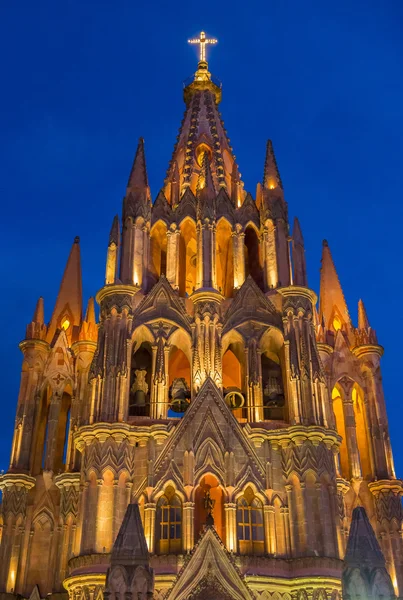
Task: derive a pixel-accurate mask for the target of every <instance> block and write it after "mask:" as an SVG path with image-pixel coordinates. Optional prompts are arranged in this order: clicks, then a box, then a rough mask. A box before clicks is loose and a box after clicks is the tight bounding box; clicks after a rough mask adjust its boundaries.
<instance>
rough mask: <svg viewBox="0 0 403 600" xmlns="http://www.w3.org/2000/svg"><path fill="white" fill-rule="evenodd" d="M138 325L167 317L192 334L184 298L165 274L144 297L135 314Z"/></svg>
mask: <svg viewBox="0 0 403 600" xmlns="http://www.w3.org/2000/svg"><path fill="white" fill-rule="evenodd" d="M133 318H134V322H135V323H136V326H137V325H138V324H144V323H147V322H149V321H152V320H155V319H167V320H169V321H173V322H174V323H175V324H176V325H179V326H182V327H183V328H184V329H185V330H186V331H187V332H188V333H189V334H190V318H189V316H188V314H187V313H186V309H185V303H184V300H183V299H181V298H179V297H178V295H177V294H175V292H174V290H173V289H172V287H171V285H170V284H169V282H168V280H167V278H166V277H165V275H161V277H160V279H159V281H158V282H157V283H156V284H155V285H154V287H153V288H152V289H151V291H150V293H149V294H147V296H145V297H144V299H143V300H142V301H141V302H140V304H139V305H138V307H137V308H136V310H135V311H134V314H133Z"/></svg>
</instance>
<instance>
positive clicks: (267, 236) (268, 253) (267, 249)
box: [263, 219, 278, 289]
mask: <svg viewBox="0 0 403 600" xmlns="http://www.w3.org/2000/svg"><path fill="white" fill-rule="evenodd" d="M263 248H264V265H265V279H266V285H267V287H268V288H269V289H272V288H275V287H277V283H278V272H277V254H276V228H275V226H274V224H273V221H272V220H271V219H268V220H267V221H266V223H265V225H264V229H263Z"/></svg>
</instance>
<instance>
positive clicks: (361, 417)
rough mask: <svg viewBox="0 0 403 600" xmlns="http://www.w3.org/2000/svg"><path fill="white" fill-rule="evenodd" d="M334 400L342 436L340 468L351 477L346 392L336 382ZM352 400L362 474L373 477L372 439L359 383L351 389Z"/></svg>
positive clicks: (336, 418) (346, 475) (334, 408)
mask: <svg viewBox="0 0 403 600" xmlns="http://www.w3.org/2000/svg"><path fill="white" fill-rule="evenodd" d="M332 401H333V412H334V416H335V421H336V429H337V433H338V434H339V435H340V436H341V437H342V442H341V445H340V470H341V474H342V476H343V477H344V478H345V479H350V477H351V471H352V469H351V457H350V456H349V446H348V443H347V432H346V421H345V412H346V410H345V406H344V404H345V392H344V390H343V389H342V387H341V386H340V385H339V384H336V385H335V386H334V388H333V390H332ZM351 401H352V406H353V412H354V423H355V434H356V440H357V450H358V456H359V461H360V466H361V474H362V477H364V478H371V477H372V475H373V468H372V461H371V451H370V448H371V446H370V444H371V441H370V438H369V436H368V423H367V417H366V411H365V402H364V392H363V390H362V389H361V387H360V386H359V385H358V384H357V383H354V385H353V387H352V389H351Z"/></svg>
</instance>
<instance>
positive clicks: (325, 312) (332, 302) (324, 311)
mask: <svg viewBox="0 0 403 600" xmlns="http://www.w3.org/2000/svg"><path fill="white" fill-rule="evenodd" d="M321 262H322V265H321V269H320V294H319V315H320V317H321V318H322V317H324V319H325V324H326V327H327V328H328V329H329V328H330V326H331V322H330V321H331V319H332V318H333V315H334V310H335V308H336V309H337V311H338V312H339V314H340V315H341V317H342V319H343V320H344V322H345V323H350V322H351V320H350V315H349V312H348V308H347V303H346V300H345V298H344V293H343V289H342V287H341V284H340V280H339V277H338V275H337V271H336V267H335V266H334V262H333V258H332V255H331V252H330V248H329V245H328V243H327V241H326V240H323V248H322V261H321Z"/></svg>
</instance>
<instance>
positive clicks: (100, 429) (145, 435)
mask: <svg viewBox="0 0 403 600" xmlns="http://www.w3.org/2000/svg"><path fill="white" fill-rule="evenodd" d="M174 429H175V427H173V426H172V425H171V424H168V425H165V424H163V423H154V424H153V425H149V426H144V425H143V426H142V425H129V424H128V423H93V424H92V425H83V426H82V427H79V428H78V429H77V431H75V433H74V443H75V445H76V447H77V448H78V450H80V452H81V451H82V450H83V449H84V447H85V446H89V445H90V444H91V443H92V442H93V441H95V440H97V441H99V442H100V443H101V444H102V443H104V442H106V440H107V439H109V438H112V439H113V440H114V441H116V442H117V443H118V444H120V443H122V442H123V441H126V440H127V441H128V442H129V444H130V445H131V446H134V445H135V444H136V443H139V444H140V445H145V444H147V441H148V440H149V439H150V438H153V439H154V440H155V441H156V442H157V444H158V445H159V444H162V443H163V442H164V441H165V439H166V438H168V437H169V436H170V435H171V434H172V432H173V431H174Z"/></svg>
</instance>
